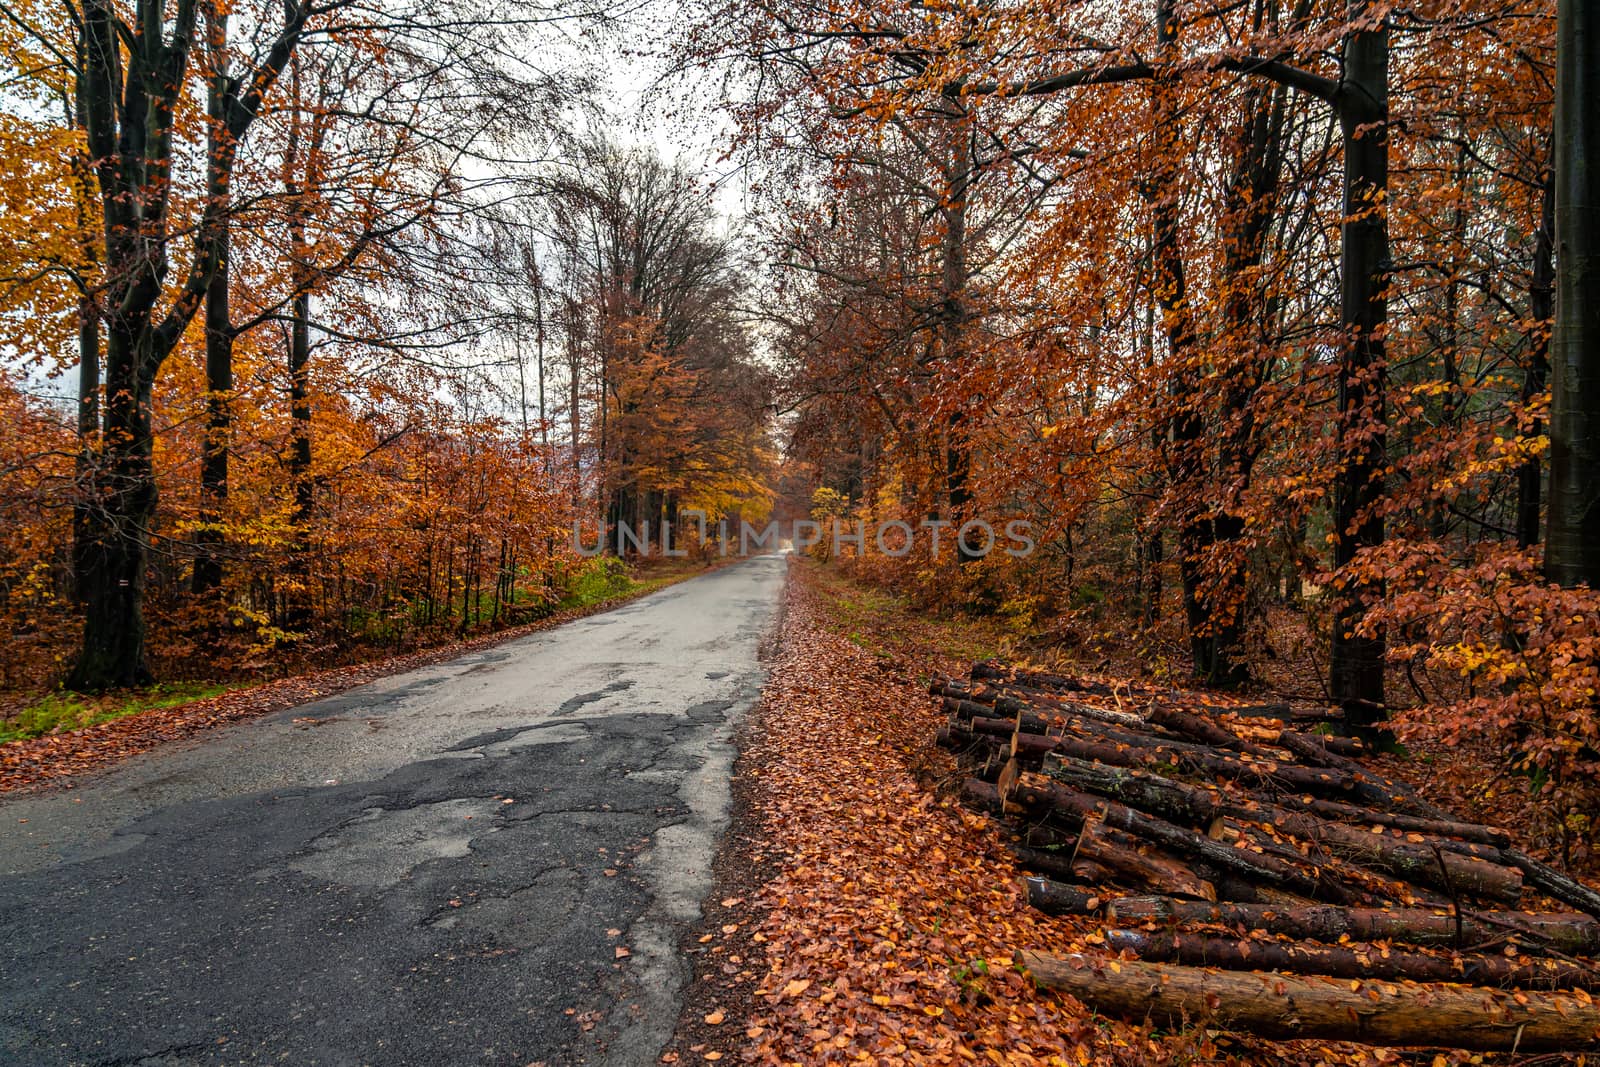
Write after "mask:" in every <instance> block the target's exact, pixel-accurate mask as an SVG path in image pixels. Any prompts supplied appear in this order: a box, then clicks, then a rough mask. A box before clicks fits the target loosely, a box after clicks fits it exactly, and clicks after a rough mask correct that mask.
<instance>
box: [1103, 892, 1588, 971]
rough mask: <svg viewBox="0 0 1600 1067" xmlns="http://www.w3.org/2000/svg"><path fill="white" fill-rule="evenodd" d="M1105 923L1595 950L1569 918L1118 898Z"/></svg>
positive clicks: (1579, 922)
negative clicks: (1518, 940)
mask: <svg viewBox="0 0 1600 1067" xmlns="http://www.w3.org/2000/svg"><path fill="white" fill-rule="evenodd" d="M1106 921H1107V922H1114V923H1117V924H1118V925H1121V926H1127V925H1131V924H1140V923H1156V924H1160V925H1177V924H1180V923H1182V924H1188V923H1207V924H1209V925H1213V926H1228V927H1234V928H1236V929H1242V930H1262V931H1265V932H1266V933H1269V934H1280V935H1283V936H1285V937H1293V938H1296V939H1299V940H1310V941H1323V942H1326V943H1328V944H1330V945H1334V944H1339V943H1340V942H1342V941H1344V940H1345V939H1349V940H1351V941H1405V942H1408V943H1410V944H1413V945H1440V946H1443V947H1447V948H1466V947H1468V946H1470V945H1476V944H1483V943H1484V942H1488V941H1494V940H1496V939H1499V938H1503V937H1505V936H1507V935H1508V934H1513V933H1515V934H1519V935H1521V936H1522V937H1523V938H1524V939H1525V940H1526V941H1527V942H1528V943H1529V944H1530V945H1532V946H1536V947H1537V946H1540V945H1548V946H1549V947H1551V948H1553V949H1555V950H1557V951H1559V952H1564V953H1567V954H1570V955H1585V956H1587V955H1592V954H1594V953H1595V952H1596V951H1597V950H1600V923H1596V922H1595V921H1594V920H1593V919H1591V918H1589V916H1587V915H1579V914H1574V913H1544V914H1541V913H1538V912H1522V911H1481V912H1480V911H1471V910H1463V911H1462V912H1461V913H1460V914H1459V916H1458V915H1457V914H1455V913H1453V912H1451V911H1450V910H1449V909H1446V908H1337V907H1333V906H1331V905H1321V904H1319V905H1311V906H1308V907H1303V908H1286V907H1282V906H1281V905H1277V904H1213V903H1203V902H1199V901H1193V900H1173V899H1172V898H1170V897H1119V898H1117V899H1115V900H1112V901H1109V902H1107V903H1106Z"/></svg>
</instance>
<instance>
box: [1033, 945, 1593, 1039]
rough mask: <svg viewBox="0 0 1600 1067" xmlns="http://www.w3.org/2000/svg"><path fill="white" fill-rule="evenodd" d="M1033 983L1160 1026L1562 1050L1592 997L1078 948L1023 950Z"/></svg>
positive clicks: (1580, 1027) (1588, 1019)
mask: <svg viewBox="0 0 1600 1067" xmlns="http://www.w3.org/2000/svg"><path fill="white" fill-rule="evenodd" d="M1018 956H1019V960H1020V962H1021V963H1022V964H1023V965H1024V966H1026V967H1027V968H1028V970H1029V971H1030V972H1031V973H1032V974H1033V976H1034V978H1035V979H1037V980H1038V982H1039V984H1040V985H1043V986H1046V987H1047V988H1050V989H1055V990H1059V991H1061V992H1063V993H1069V994H1071V995H1072V996H1074V997H1077V998H1078V999H1079V1000H1081V1001H1083V1002H1084V1003H1085V1004H1087V1005H1088V1006H1089V1007H1091V1008H1093V1009H1095V1010H1096V1011H1102V1012H1106V1013H1107V1014H1111V1015H1117V1016H1121V1017H1123V1018H1126V1019H1131V1020H1134V1021H1136V1022H1137V1021H1140V1020H1144V1019H1147V1018H1148V1019H1151V1020H1153V1021H1155V1022H1156V1023H1158V1024H1159V1025H1163V1026H1176V1027H1186V1026H1191V1025H1194V1024H1196V1023H1204V1024H1207V1025H1210V1026H1217V1027H1227V1028H1233V1029H1238V1030H1246V1031H1249V1032H1250V1033H1253V1034H1258V1035H1260V1036H1262V1037H1277V1038H1287V1039H1294V1038H1325V1039H1329V1040H1334V1041H1365V1042H1367V1043H1369V1044H1374V1045H1396V1046H1405V1045H1422V1046H1437V1045H1439V1044H1440V1042H1441V1041H1445V1042H1448V1043H1449V1045H1450V1046H1451V1047H1452V1048H1467V1049H1481V1050H1485V1051H1509V1050H1510V1049H1513V1048H1515V1049H1519V1050H1520V1051H1523V1052H1542V1051H1557V1052H1572V1051H1576V1050H1579V1049H1586V1048H1593V1047H1595V1045H1596V1044H1597V1039H1596V1034H1597V1032H1600V1005H1596V1004H1595V1003H1594V1001H1593V999H1592V998H1590V997H1587V996H1584V997H1581V998H1580V997H1577V996H1571V995H1568V994H1562V993H1523V994H1512V993H1510V992H1506V991H1502V990H1498V989H1476V988H1467V989H1456V988H1449V987H1445V988H1429V989H1426V990H1423V989H1417V988H1414V987H1412V986H1409V985H1406V986H1396V985H1394V984H1391V983H1382V982H1360V981H1357V982H1355V983H1354V988H1352V983H1351V982H1350V981H1342V980H1339V979H1333V978H1302V977H1296V976H1294V975H1279V974H1245V973H1240V972H1237V971H1215V970H1211V969H1208V968H1200V967H1179V966H1172V965H1163V964H1157V963H1135V962H1132V961H1128V960H1123V961H1117V962H1113V961H1111V960H1109V959H1105V958H1101V957H1095V956H1088V955H1083V954H1079V953H1072V954H1069V955H1055V954H1050V953H1042V952H1029V951H1023V952H1021V953H1019V954H1018Z"/></svg>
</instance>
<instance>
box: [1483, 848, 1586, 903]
mask: <svg viewBox="0 0 1600 1067" xmlns="http://www.w3.org/2000/svg"><path fill="white" fill-rule="evenodd" d="M1504 855H1505V860H1506V862H1507V863H1510V864H1512V865H1514V866H1515V867H1516V868H1517V869H1518V870H1520V871H1521V872H1522V873H1523V875H1524V876H1525V877H1526V878H1527V880H1528V884H1529V885H1531V886H1533V887H1534V888H1535V889H1537V890H1538V891H1539V892H1541V893H1544V894H1546V895H1548V896H1551V897H1554V898H1555V899H1557V900H1559V901H1561V903H1563V904H1570V905H1572V906H1573V907H1574V908H1577V909H1578V910H1580V911H1584V912H1587V913H1589V914H1590V915H1594V916H1597V917H1600V893H1596V892H1595V891H1594V890H1593V889H1590V888H1589V887H1588V886H1586V885H1582V884H1581V883H1579V882H1577V881H1576V880H1574V879H1572V878H1569V877H1567V876H1566V875H1564V874H1562V873H1561V872H1560V871H1558V870H1556V869H1555V868H1554V867H1552V866H1550V865H1549V864H1548V863H1541V862H1539V861H1538V860H1536V859H1534V858H1533V857H1532V856H1529V855H1526V854H1525V853H1522V852H1518V851H1517V850H1516V849H1506V850H1505V853H1504Z"/></svg>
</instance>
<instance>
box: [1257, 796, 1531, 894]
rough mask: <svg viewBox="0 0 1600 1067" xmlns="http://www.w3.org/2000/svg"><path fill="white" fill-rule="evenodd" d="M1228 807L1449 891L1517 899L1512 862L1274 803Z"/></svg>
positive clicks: (1331, 850) (1518, 876)
mask: <svg viewBox="0 0 1600 1067" xmlns="http://www.w3.org/2000/svg"><path fill="white" fill-rule="evenodd" d="M1227 812H1228V814H1230V815H1232V816H1234V817H1236V818H1245V819H1252V820H1263V821H1265V822H1266V823H1267V824H1268V825H1270V826H1271V828H1272V829H1273V830H1275V831H1277V832H1279V833H1285V834H1290V835H1292V836H1293V837H1295V838H1297V839H1298V840H1300V841H1303V842H1305V843H1307V844H1310V845H1314V846H1318V847H1320V848H1322V849H1323V850H1325V851H1326V852H1327V853H1328V854H1329V855H1330V856H1333V857H1337V858H1339V859H1348V860H1350V861H1352V862H1354V863H1358V864H1360V865H1361V866H1363V867H1368V868H1371V869H1372V870H1375V871H1382V872H1384V873H1385V874H1392V875H1394V876H1395V877H1397V878H1403V879H1404V880H1406V881H1408V882H1414V883H1416V884H1417V885H1422V886H1428V887H1430V888H1433V889H1439V890H1442V891H1444V892H1445V893H1446V894H1449V895H1452V896H1456V895H1468V896H1474V897H1482V898H1484V899H1487V900H1502V901H1505V902H1506V903H1509V904H1515V903H1516V902H1517V901H1519V900H1521V899H1522V872H1521V871H1519V870H1518V869H1517V868H1515V867H1506V866H1502V865H1500V864H1498V863H1491V862H1489V861H1488V860H1485V859H1481V858H1479V857H1477V856H1472V855H1463V854H1461V853H1460V852H1458V851H1455V850H1452V849H1446V848H1436V847H1432V846H1430V845H1429V844H1428V843H1427V842H1426V841H1423V842H1422V843H1412V842H1405V841H1400V840H1397V839H1396V838H1393V837H1390V836H1388V835H1386V834H1374V833H1363V832H1362V831H1360V830H1357V829H1356V828H1355V827H1353V826H1346V825H1344V824H1343V823H1335V822H1328V821H1327V820H1326V819H1319V818H1317V817H1316V816H1315V815H1309V814H1306V813H1304V812H1298V811H1291V810H1289V809H1287V808H1282V807H1279V806H1277V805H1274V804H1260V805H1257V804H1250V805H1229V806H1228V807H1227ZM1436 844H1438V845H1443V844H1445V842H1437V843H1436ZM1457 844H1460V843H1459V842H1458V843H1457ZM1477 847H1486V846H1477ZM1494 852H1495V854H1496V855H1498V854H1499V850H1494Z"/></svg>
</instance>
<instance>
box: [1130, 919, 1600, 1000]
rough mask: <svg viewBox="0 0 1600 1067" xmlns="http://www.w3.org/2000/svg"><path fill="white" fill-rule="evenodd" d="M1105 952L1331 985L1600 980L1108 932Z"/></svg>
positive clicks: (1417, 957)
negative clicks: (1346, 981)
mask: <svg viewBox="0 0 1600 1067" xmlns="http://www.w3.org/2000/svg"><path fill="white" fill-rule="evenodd" d="M1105 939H1106V948H1107V949H1108V950H1110V951H1112V952H1131V953H1133V954H1134V955H1135V956H1137V957H1139V958H1140V959H1141V960H1145V961H1147V962H1150V963H1182V964H1187V965H1190V966H1201V967H1225V968H1228V969H1229V970H1235V971H1277V972H1279V973H1283V972H1288V973H1290V974H1322V975H1328V976H1329V977H1332V978H1387V979H1406V980H1408V981H1412V982H1465V983H1481V984H1484V985H1515V986H1519V987H1521V988H1523V989H1536V988H1543V989H1594V988H1597V987H1600V973H1596V972H1595V970H1594V968H1592V967H1587V966H1585V965H1583V964H1579V963H1568V962H1566V961H1565V960H1549V959H1537V958H1534V959H1526V960H1520V961H1519V960H1516V959H1510V958H1507V957H1505V956H1497V955H1492V954H1487V953H1463V954H1460V955H1456V956H1451V957H1444V956H1429V955H1426V954H1424V953H1421V952H1400V951H1396V950H1393V949H1383V950H1380V949H1377V948H1370V947H1367V946H1360V947H1349V948H1346V947H1343V946H1338V947H1334V946H1327V945H1315V944H1312V945H1297V944H1293V943H1287V944H1286V943H1283V942H1276V941H1249V940H1244V941H1240V940H1236V939H1234V938H1228V937H1212V936H1210V935H1209V934H1185V933H1171V932H1167V931H1160V932H1156V933H1146V932H1144V931H1141V930H1118V929H1108V930H1106V931H1105Z"/></svg>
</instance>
